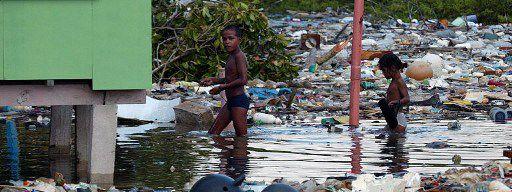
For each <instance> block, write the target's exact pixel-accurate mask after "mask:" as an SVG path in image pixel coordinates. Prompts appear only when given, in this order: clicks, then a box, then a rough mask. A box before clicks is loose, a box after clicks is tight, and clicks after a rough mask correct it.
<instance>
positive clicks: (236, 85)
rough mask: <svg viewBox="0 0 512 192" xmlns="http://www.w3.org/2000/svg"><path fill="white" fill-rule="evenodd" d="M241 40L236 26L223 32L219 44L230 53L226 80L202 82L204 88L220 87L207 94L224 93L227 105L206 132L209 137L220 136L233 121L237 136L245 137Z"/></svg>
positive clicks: (244, 66) (246, 100)
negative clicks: (221, 43) (210, 135)
mask: <svg viewBox="0 0 512 192" xmlns="http://www.w3.org/2000/svg"><path fill="white" fill-rule="evenodd" d="M240 36H241V33H240V29H239V28H238V27H236V26H227V27H226V28H224V30H222V42H223V43H224V48H226V50H227V51H228V53H229V58H228V60H227V62H226V68H225V76H226V78H215V77H210V78H206V79H203V80H202V81H201V84H203V85H213V84H219V86H216V87H214V88H213V89H212V90H210V94H212V95H217V94H219V93H220V92H221V91H224V90H225V91H226V97H227V103H226V104H225V105H224V106H222V108H221V109H220V112H219V115H218V116H217V119H215V123H214V124H213V126H212V128H211V129H210V130H209V131H208V133H210V134H214V135H219V134H220V133H221V132H222V130H224V128H226V126H228V125H229V123H230V122H231V121H233V126H234V128H235V132H236V135H237V136H245V135H247V110H248V109H249V97H247V95H246V94H245V92H244V85H246V84H247V59H246V57H245V54H244V53H243V52H242V51H241V50H240V48H239V47H238V45H239V44H240Z"/></svg>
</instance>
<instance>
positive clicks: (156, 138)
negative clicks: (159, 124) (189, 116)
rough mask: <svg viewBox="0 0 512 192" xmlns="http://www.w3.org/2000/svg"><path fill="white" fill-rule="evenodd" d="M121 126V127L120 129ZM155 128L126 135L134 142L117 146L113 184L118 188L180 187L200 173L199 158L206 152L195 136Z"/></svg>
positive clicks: (205, 154) (168, 129)
mask: <svg viewBox="0 0 512 192" xmlns="http://www.w3.org/2000/svg"><path fill="white" fill-rule="evenodd" d="M119 129H123V128H119ZM172 131H173V130H172V129H170V128H156V129H152V130H150V131H147V132H145V133H140V134H134V135H131V136H129V137H130V139H131V140H133V142H132V143H131V144H123V145H117V146H116V165H115V170H116V172H115V177H114V183H115V185H116V187H118V188H121V189H123V188H124V189H126V188H132V187H143V186H149V187H152V188H170V189H177V190H179V189H183V187H184V185H185V184H186V183H187V182H189V181H190V180H191V179H192V178H193V177H194V176H195V175H196V174H197V172H199V171H200V170H199V165H198V164H199V163H198V161H199V159H200V158H201V157H204V156H207V154H208V153H205V152H204V151H201V150H198V148H196V146H195V145H200V144H201V141H200V140H198V139H197V138H187V137H185V136H184V135H179V134H175V133H173V132H172Z"/></svg>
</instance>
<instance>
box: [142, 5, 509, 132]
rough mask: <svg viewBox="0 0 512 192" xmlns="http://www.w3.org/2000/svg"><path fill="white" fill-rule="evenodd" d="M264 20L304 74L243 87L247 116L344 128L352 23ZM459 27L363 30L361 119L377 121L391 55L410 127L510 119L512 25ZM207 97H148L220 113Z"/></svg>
mask: <svg viewBox="0 0 512 192" xmlns="http://www.w3.org/2000/svg"><path fill="white" fill-rule="evenodd" d="M347 15H348V14H347ZM270 18H272V19H271V23H270V25H271V26H272V28H273V29H274V30H276V31H278V32H279V33H282V34H285V35H286V36H287V37H288V38H290V39H292V42H291V43H290V44H289V46H288V48H287V49H288V51H289V52H292V53H294V54H295V56H294V57H293V63H294V64H295V65H299V66H301V67H302V69H303V70H302V71H300V72H299V76H298V77H297V78H295V79H294V80H293V81H290V82H273V81H266V82H264V81H261V80H259V79H254V80H252V81H250V82H249V83H248V85H247V87H246V88H247V89H246V90H247V93H248V94H249V95H250V97H251V99H252V104H251V112H250V113H251V114H253V115H254V114H258V113H264V114H268V115H273V116H274V118H279V119H280V120H275V119H273V118H270V119H268V118H266V119H256V120H255V121H258V120H259V122H262V123H276V122H278V123H280V122H282V123H287V124H308V123H321V122H322V120H324V122H333V121H331V120H332V119H331V120H326V118H332V117H335V118H334V119H335V121H334V123H336V124H343V123H346V122H345V121H342V120H341V121H336V119H346V115H347V114H348V107H349V86H350V64H349V63H350V54H351V48H350V46H351V44H350V41H349V40H350V38H351V37H350V36H351V34H350V33H351V31H352V30H351V22H352V18H351V17H345V18H343V17H338V16H336V17H335V16H331V15H329V14H328V13H317V14H308V13H297V12H291V14H290V15H286V16H284V17H283V16H281V17H277V16H271V17H270ZM460 19H461V18H457V19H456V20H454V21H453V22H452V23H448V22H447V21H445V20H435V19H432V20H427V21H425V22H418V21H417V20H413V22H411V23H404V22H402V21H400V20H397V21H395V20H390V21H389V22H387V23H386V24H378V25H377V24H372V23H368V22H364V26H365V28H364V36H363V50H364V51H363V54H362V59H363V61H362V66H361V78H362V82H361V87H362V91H361V93H360V95H361V100H360V102H361V116H362V117H363V118H364V119H377V118H380V111H379V110H378V107H377V102H378V100H379V99H381V98H383V97H384V96H385V90H386V87H387V85H388V84H389V83H390V82H389V80H386V79H385V78H384V77H383V75H382V73H381V71H380V70H379V69H378V67H377V63H378V59H379V57H380V56H382V55H383V54H385V53H389V52H393V53H395V54H397V55H398V56H399V57H400V58H401V60H402V61H404V62H407V63H408V64H409V67H408V68H407V69H406V70H405V71H404V73H403V77H404V80H405V82H406V83H407V86H408V88H409V95H411V101H412V102H411V103H410V105H409V106H408V107H407V110H408V113H407V117H408V119H409V120H424V119H427V118H434V119H461V118H466V119H476V120H479V119H491V120H494V121H496V122H505V121H507V120H509V119H512V108H511V107H512V91H511V90H512V89H511V87H512V65H511V64H512V43H511V42H512V25H510V24H503V25H493V26H484V25H481V24H478V23H477V20H476V16H468V17H467V18H466V21H467V22H462V23H461V22H460ZM209 89H211V87H200V86H199V84H197V83H196V82H183V81H173V82H170V83H168V84H163V85H154V89H153V90H152V92H151V95H152V97H154V98H157V99H175V98H178V97H179V98H181V99H182V101H183V102H184V101H187V100H196V101H197V100H202V102H203V103H204V104H205V105H207V106H211V107H212V108H218V107H220V106H221V103H222V102H221V100H222V98H221V97H220V96H213V97H212V96H210V95H208V90H209ZM491 109H492V110H491ZM453 112H455V113H453ZM482 114H483V115H485V116H483V115H482ZM257 116H258V117H261V115H257ZM266 117H269V116H266Z"/></svg>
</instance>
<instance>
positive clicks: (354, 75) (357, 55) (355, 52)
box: [349, 0, 364, 127]
mask: <svg viewBox="0 0 512 192" xmlns="http://www.w3.org/2000/svg"><path fill="white" fill-rule="evenodd" d="M363 13H364V0H354V21H353V22H354V25H353V30H354V31H353V34H352V35H353V39H352V62H351V67H350V121H349V124H350V126H351V127H358V126H359V92H360V91H361V52H362V45H361V44H362V43H361V42H362V40H363Z"/></svg>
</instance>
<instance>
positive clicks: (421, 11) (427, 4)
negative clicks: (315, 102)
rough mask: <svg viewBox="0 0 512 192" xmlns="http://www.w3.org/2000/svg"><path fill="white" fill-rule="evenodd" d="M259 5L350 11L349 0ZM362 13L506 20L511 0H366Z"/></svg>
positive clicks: (376, 17)
mask: <svg viewBox="0 0 512 192" xmlns="http://www.w3.org/2000/svg"><path fill="white" fill-rule="evenodd" d="M257 2H258V3H259V5H260V7H262V8H265V10H266V11H268V12H272V13H280V12H285V11H286V10H295V11H306V12H312V11H313V12H320V11H324V10H325V8H326V7H332V8H333V10H336V9H338V8H341V9H344V10H352V9H353V2H354V1H351V0H337V1H334V0H333V1H326V0H260V1H257ZM365 8H366V10H365V11H366V14H367V16H369V17H370V19H371V20H372V21H385V20H387V19H389V18H396V19H402V20H404V21H409V20H410V19H414V18H415V19H420V20H421V19H423V18H425V19H430V18H434V19H438V18H447V19H455V18H457V17H459V16H462V15H468V14H476V15H477V16H478V19H479V22H482V23H486V24H495V23H506V22H511V21H510V20H511V19H512V18H510V17H511V15H510V14H511V13H512V0H487V1H482V0H366V1H365Z"/></svg>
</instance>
